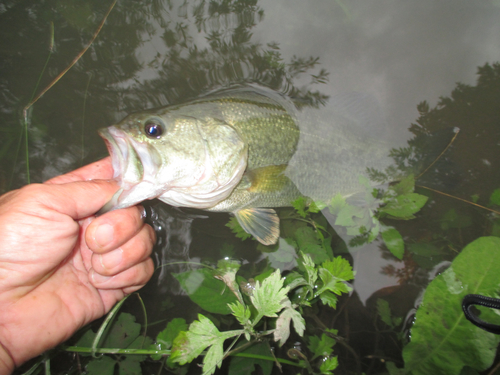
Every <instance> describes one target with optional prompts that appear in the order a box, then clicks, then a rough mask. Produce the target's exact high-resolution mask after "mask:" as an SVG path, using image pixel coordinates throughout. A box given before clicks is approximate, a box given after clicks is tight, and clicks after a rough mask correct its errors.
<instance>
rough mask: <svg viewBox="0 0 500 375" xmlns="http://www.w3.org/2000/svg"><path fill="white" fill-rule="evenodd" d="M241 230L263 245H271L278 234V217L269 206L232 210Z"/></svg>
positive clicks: (275, 240)
mask: <svg viewBox="0 0 500 375" xmlns="http://www.w3.org/2000/svg"><path fill="white" fill-rule="evenodd" d="M234 215H235V216H236V219H237V220H238V223H240V225H241V227H242V228H243V230H244V231H245V232H247V233H249V234H251V235H252V236H254V237H255V238H256V239H257V241H259V242H260V243H262V244H264V245H273V244H275V243H276V242H277V241H278V238H279V236H280V219H279V218H278V215H277V214H276V211H274V210H273V209H271V208H246V209H243V210H238V211H236V212H234Z"/></svg>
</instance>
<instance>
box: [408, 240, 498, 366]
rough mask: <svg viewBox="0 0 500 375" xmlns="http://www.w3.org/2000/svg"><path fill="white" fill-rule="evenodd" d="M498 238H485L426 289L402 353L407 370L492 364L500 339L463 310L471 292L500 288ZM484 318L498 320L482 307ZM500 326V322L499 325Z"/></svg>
mask: <svg viewBox="0 0 500 375" xmlns="http://www.w3.org/2000/svg"><path fill="white" fill-rule="evenodd" d="M499 264H500V239H499V238H497V237H481V238H479V239H477V240H475V241H474V242H472V243H470V244H469V245H467V246H466V247H465V248H464V249H463V250H462V253H461V254H459V255H458V256H457V257H456V258H455V260H454V261H453V262H452V264H451V266H450V268H448V269H447V270H446V271H445V272H444V273H443V274H441V275H438V276H437V277H436V278H435V279H434V280H433V281H432V282H431V283H430V284H429V286H428V287H427V290H426V291H425V294H424V298H423V301H422V304H421V306H420V307H419V309H418V310H417V314H416V318H415V323H414V325H413V327H412V329H411V342H410V343H409V344H408V345H407V346H406V347H405V348H404V350H403V358H404V360H405V370H406V371H411V373H412V375H418V374H450V375H453V374H460V371H461V370H462V368H463V367H464V366H469V367H472V368H474V369H476V370H478V371H483V370H485V369H487V368H488V367H490V366H491V364H492V363H493V360H494V358H495V353H496V348H497V345H498V343H499V341H500V338H499V337H498V336H495V335H494V334H492V333H488V332H486V331H483V330H482V329H481V328H478V327H476V326H475V325H473V324H472V323H471V322H469V321H468V320H467V319H466V318H465V316H464V313H463V311H462V299H463V298H464V296H465V295H467V294H470V293H472V294H482V295H486V296H494V295H495V293H496V292H497V291H498V285H500V273H499V272H498V265H499ZM481 319H483V320H487V321H491V322H495V319H496V321H497V322H498V319H499V318H498V316H497V315H496V314H495V313H494V312H492V311H488V309H484V310H483V309H481ZM497 324H498V323H497Z"/></svg>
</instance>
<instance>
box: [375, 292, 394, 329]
mask: <svg viewBox="0 0 500 375" xmlns="http://www.w3.org/2000/svg"><path fill="white" fill-rule="evenodd" d="M377 312H378V316H379V317H380V319H381V320H382V321H383V322H384V323H385V324H387V325H388V326H389V327H393V326H394V324H393V323H392V318H391V308H390V307H389V302H387V301H386V300H385V299H382V298H377Z"/></svg>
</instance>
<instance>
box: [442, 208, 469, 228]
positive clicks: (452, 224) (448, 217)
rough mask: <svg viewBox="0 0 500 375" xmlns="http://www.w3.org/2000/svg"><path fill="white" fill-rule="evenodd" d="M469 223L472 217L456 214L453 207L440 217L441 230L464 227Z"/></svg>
mask: <svg viewBox="0 0 500 375" xmlns="http://www.w3.org/2000/svg"><path fill="white" fill-rule="evenodd" d="M470 225H472V219H471V218H470V217H469V216H466V215H462V214H458V213H457V211H455V210H454V209H451V210H449V211H447V212H446V213H445V214H444V215H443V218H442V219H441V228H442V229H443V230H448V229H449V228H465V227H468V226H470Z"/></svg>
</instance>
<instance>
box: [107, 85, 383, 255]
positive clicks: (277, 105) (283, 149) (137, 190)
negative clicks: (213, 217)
mask: <svg viewBox="0 0 500 375" xmlns="http://www.w3.org/2000/svg"><path fill="white" fill-rule="evenodd" d="M315 116H316V115H315V114H314V111H312V112H311V111H309V112H307V111H302V112H301V111H299V110H298V109H297V108H296V106H295V105H294V103H293V102H292V101H291V99H289V98H287V97H286V96H284V95H282V94H280V93H277V92H275V91H273V90H271V89H267V88H264V87H260V86H253V85H251V86H239V87H232V88H226V89H222V90H219V91H216V92H213V93H210V94H207V95H205V96H202V97H200V98H197V99H194V100H192V101H189V102H186V103H183V104H177V105H170V106H166V107H163V108H156V109H150V110H145V111H140V112H137V113H132V114H130V115H128V116H127V117H125V118H124V119H123V120H121V121H120V122H118V123H117V124H115V125H113V126H110V127H108V128H104V129H100V130H99V135H100V136H101V137H102V138H103V139H104V142H105V143H106V146H107V148H108V151H109V153H110V155H111V159H112V166H113V170H114V175H113V178H114V179H116V180H117V181H118V182H119V186H120V189H119V190H118V191H117V192H116V193H115V195H114V196H113V198H112V199H111V200H110V201H109V202H108V203H107V204H106V205H105V206H104V207H103V208H102V209H101V211H100V213H101V214H102V213H104V212H107V211H110V210H113V209H119V208H125V207H129V206H132V205H135V204H138V203H140V202H142V201H144V200H146V199H154V198H157V199H159V200H160V201H162V202H165V203H167V204H169V205H172V206H175V207H190V208H196V209H201V210H207V211H212V212H229V213H232V214H233V215H234V216H235V217H236V219H237V220H238V222H239V224H240V225H241V227H242V228H243V229H244V230H245V231H246V232H247V233H250V234H251V235H253V236H254V237H255V238H256V239H257V240H258V241H259V242H261V243H262V244H264V245H271V244H274V243H276V242H277V240H278V238H279V233H280V232H279V218H278V215H277V213H276V210H275V208H277V207H284V206H291V203H292V202H293V201H294V200H296V199H297V198H299V197H302V196H306V197H308V198H311V199H313V200H324V199H328V197H333V195H335V194H338V193H340V194H342V195H344V196H348V195H349V194H353V193H355V192H356V191H359V189H360V188H361V187H360V185H359V181H358V176H359V175H363V174H366V168H367V167H371V168H385V167H386V166H387V165H388V160H387V156H386V155H387V150H388V148H387V147H385V148H383V147H381V145H380V143H381V142H380V140H381V139H383V136H380V134H375V136H372V135H367V134H366V132H362V131H360V129H356V124H352V123H350V121H349V119H347V120H346V118H345V117H342V116H341V118H339V117H338V116H337V117H335V115H328V116H326V117H325V116H323V117H322V118H319V117H317V116H316V117H315ZM339 124H340V125H339ZM334 125H335V126H334ZM346 130H347V131H346Z"/></svg>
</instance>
